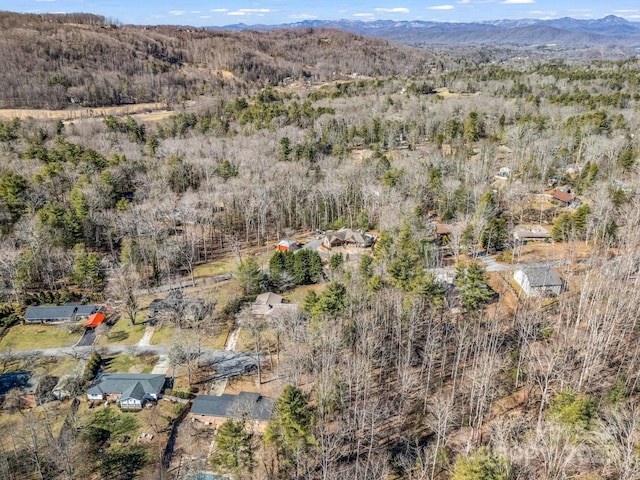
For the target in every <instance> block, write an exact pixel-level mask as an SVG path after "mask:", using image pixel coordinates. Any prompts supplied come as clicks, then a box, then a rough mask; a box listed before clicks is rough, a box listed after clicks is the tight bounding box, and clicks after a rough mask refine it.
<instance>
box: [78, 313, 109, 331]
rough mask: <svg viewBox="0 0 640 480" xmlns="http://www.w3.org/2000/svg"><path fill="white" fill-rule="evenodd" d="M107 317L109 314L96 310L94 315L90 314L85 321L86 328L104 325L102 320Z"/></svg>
mask: <svg viewBox="0 0 640 480" xmlns="http://www.w3.org/2000/svg"><path fill="white" fill-rule="evenodd" d="M106 318H107V316H106V315H105V314H104V313H103V312H96V313H94V314H92V315H89V318H88V319H87V321H86V322H85V323H84V326H85V328H96V327H97V326H99V325H102V322H104V320H105V319H106Z"/></svg>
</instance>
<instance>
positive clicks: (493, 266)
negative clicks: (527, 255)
mask: <svg viewBox="0 0 640 480" xmlns="http://www.w3.org/2000/svg"><path fill="white" fill-rule="evenodd" d="M478 258H479V259H480V260H482V261H483V262H484V264H485V267H486V269H487V272H504V271H506V270H512V269H513V265H502V264H500V263H498V262H496V258H495V257H489V256H487V255H483V256H481V257H478Z"/></svg>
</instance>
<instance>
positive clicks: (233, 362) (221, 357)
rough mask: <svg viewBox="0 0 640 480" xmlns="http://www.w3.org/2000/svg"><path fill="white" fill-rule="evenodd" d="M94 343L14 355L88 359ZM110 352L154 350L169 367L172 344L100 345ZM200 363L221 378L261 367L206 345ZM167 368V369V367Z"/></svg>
mask: <svg viewBox="0 0 640 480" xmlns="http://www.w3.org/2000/svg"><path fill="white" fill-rule="evenodd" d="M93 350H94V347H63V348H44V349H33V350H17V351H14V352H12V355H13V356H15V357H18V358H26V357H34V356H37V357H62V356H65V355H69V356H71V357H74V358H78V359H81V358H82V359H88V358H89V356H90V355H91V352H93ZM98 350H99V351H101V352H105V353H106V354H107V355H122V354H125V353H126V354H130V353H132V352H135V353H138V354H139V353H145V352H148V353H152V354H155V355H158V357H159V359H158V363H159V364H160V368H166V369H168V368H169V362H168V358H167V357H168V351H169V347H167V346H160V345H149V346H138V345H110V346H108V347H100V348H99V349H98ZM198 361H199V363H200V364H208V365H210V366H212V367H213V368H214V369H215V371H216V374H215V377H214V378H213V379H212V380H221V379H225V378H229V377H234V376H236V375H244V374H245V373H247V372H250V371H252V370H255V369H256V368H257V365H256V360H255V358H254V357H252V356H251V355H249V354H247V353H244V352H234V351H227V350H210V349H203V350H202V352H201V354H200V357H199V358H198ZM165 371H166V370H165Z"/></svg>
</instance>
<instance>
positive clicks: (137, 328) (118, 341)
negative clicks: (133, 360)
mask: <svg viewBox="0 0 640 480" xmlns="http://www.w3.org/2000/svg"><path fill="white" fill-rule="evenodd" d="M143 317H144V315H142V316H138V321H137V323H136V324H135V325H133V326H132V325H131V322H129V319H128V318H124V317H123V318H120V320H118V321H117V322H116V324H115V325H114V326H113V327H111V328H110V329H109V332H108V335H103V336H102V337H100V339H99V340H98V344H99V345H102V346H104V345H135V344H136V343H138V342H139V341H140V339H141V338H142V336H143V335H144V329H145V324H144V323H141V318H143Z"/></svg>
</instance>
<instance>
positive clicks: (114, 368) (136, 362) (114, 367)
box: [103, 354, 158, 373]
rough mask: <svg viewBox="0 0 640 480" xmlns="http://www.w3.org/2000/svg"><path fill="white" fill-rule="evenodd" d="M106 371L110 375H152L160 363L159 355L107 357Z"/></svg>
mask: <svg viewBox="0 0 640 480" xmlns="http://www.w3.org/2000/svg"><path fill="white" fill-rule="evenodd" d="M103 361H104V366H105V368H104V370H105V371H106V372H110V373H151V371H152V370H153V367H154V365H155V364H156V362H157V361H158V356H157V355H152V354H143V355H114V356H113V357H106V358H104V359H103Z"/></svg>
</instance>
